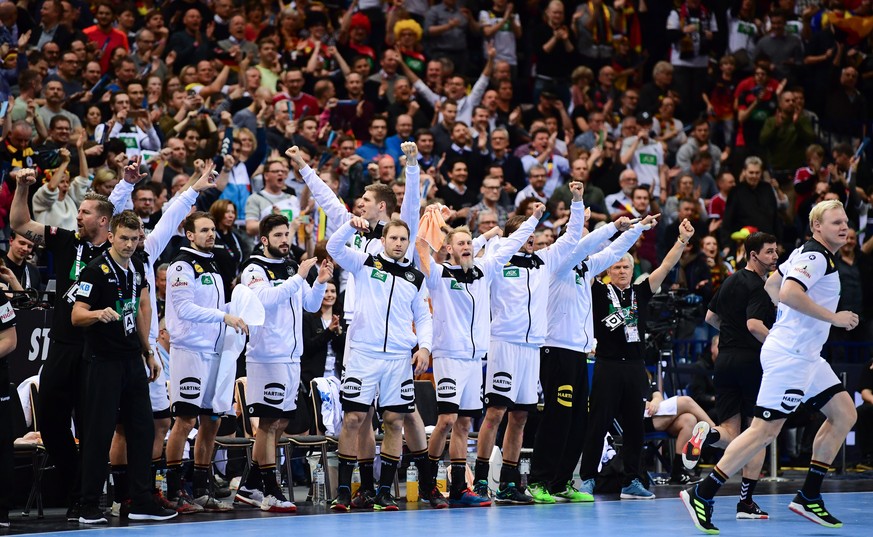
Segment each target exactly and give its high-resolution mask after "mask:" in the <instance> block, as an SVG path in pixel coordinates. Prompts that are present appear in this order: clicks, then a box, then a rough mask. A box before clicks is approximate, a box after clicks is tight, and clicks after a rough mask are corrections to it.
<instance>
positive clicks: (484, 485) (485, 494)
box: [473, 479, 491, 498]
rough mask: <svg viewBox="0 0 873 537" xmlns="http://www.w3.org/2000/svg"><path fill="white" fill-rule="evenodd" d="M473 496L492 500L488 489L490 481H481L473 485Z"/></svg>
mask: <svg viewBox="0 0 873 537" xmlns="http://www.w3.org/2000/svg"><path fill="white" fill-rule="evenodd" d="M473 494H475V495H476V496H479V497H481V498H491V491H490V490H489V489H488V481H486V480H484V479H480V480H479V481H476V482H475V483H473Z"/></svg>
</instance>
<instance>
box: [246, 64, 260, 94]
mask: <svg viewBox="0 0 873 537" xmlns="http://www.w3.org/2000/svg"><path fill="white" fill-rule="evenodd" d="M260 85H261V72H260V71H258V70H257V69H256V68H254V67H252V68H251V69H249V70H247V71H246V88H248V89H249V90H252V89H257V88H258V87H259V86H260Z"/></svg>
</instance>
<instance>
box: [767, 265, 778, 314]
mask: <svg viewBox="0 0 873 537" xmlns="http://www.w3.org/2000/svg"><path fill="white" fill-rule="evenodd" d="M781 287H782V272H781V270H774V271H773V274H771V275H770V277H769V278H767V281H766V282H764V290H765V291H767V295H768V296H769V297H770V300H772V301H773V304H775V305H777V306H778V305H779V289H780V288H781Z"/></svg>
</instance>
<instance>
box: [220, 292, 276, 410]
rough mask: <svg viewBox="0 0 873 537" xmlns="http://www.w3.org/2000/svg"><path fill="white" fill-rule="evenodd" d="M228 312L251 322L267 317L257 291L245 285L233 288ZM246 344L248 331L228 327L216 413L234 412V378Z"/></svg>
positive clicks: (251, 324)
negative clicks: (242, 331) (245, 332)
mask: <svg viewBox="0 0 873 537" xmlns="http://www.w3.org/2000/svg"><path fill="white" fill-rule="evenodd" d="M227 306H228V309H227V312H228V313H229V314H231V315H235V316H237V317H242V320H243V321H245V323H246V324H247V325H248V326H262V325H263V324H264V319H265V318H266V312H265V311H264V306H263V305H262V304H261V301H260V300H258V297H257V296H256V295H255V293H254V291H252V290H251V289H249V288H248V287H246V286H245V285H237V286H236V287H234V288H233V295H232V297H231V300H230V303H229V304H228V305H227ZM245 346H246V335H245V334H237V333H236V331H234V330H233V329H231V328H228V329H227V331H226V332H225V335H224V347H223V348H222V351H221V357H220V358H219V359H220V360H221V363H220V364H219V366H218V379H217V384H216V388H215V395H214V396H213V399H212V411H213V412H215V413H216V414H219V415H220V414H229V413H231V412H233V382H234V380H236V379H235V378H234V377H235V376H236V360H237V358H239V355H240V354H241V353H242V351H243V349H244V348H245Z"/></svg>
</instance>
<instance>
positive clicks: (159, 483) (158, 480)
mask: <svg viewBox="0 0 873 537" xmlns="http://www.w3.org/2000/svg"><path fill="white" fill-rule="evenodd" d="M155 489H156V490H159V491H161V494H162V495H163V496H164V497H165V498H166V497H167V480H166V479H164V471H163V470H161V471H159V472H158V474H157V475H156V476H155Z"/></svg>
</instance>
